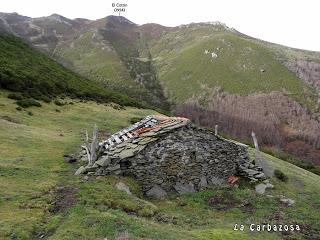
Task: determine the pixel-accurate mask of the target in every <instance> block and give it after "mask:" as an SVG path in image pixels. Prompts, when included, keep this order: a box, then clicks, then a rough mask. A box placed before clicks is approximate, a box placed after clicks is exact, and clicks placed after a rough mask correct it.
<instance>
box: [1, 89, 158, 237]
mask: <svg viewBox="0 0 320 240" xmlns="http://www.w3.org/2000/svg"><path fill="white" fill-rule="evenodd" d="M7 94H8V93H6V92H1V98H0V102H1V106H0V114H1V116H9V117H11V118H12V119H16V120H19V121H20V124H16V123H14V122H11V121H7V120H3V119H2V118H1V119H0V122H1V124H0V137H1V139H3V140H2V141H1V142H0V149H1V156H0V174H1V175H0V179H1V180H0V196H1V198H0V219H1V220H0V221H1V224H0V239H3V238H4V237H5V236H6V237H5V239H6V238H9V236H10V235H12V234H15V235H17V236H18V237H19V239H30V238H31V236H32V235H31V234H32V232H33V231H35V228H36V227H37V225H38V224H39V222H40V221H41V219H42V218H43V216H44V214H45V213H46V211H47V210H46V209H48V208H49V207H50V202H51V201H52V192H51V191H52V189H53V188H54V187H55V186H56V185H57V184H58V183H60V182H61V181H63V180H62V178H63V177H64V176H65V175H66V174H69V175H71V176H72V172H70V173H69V171H70V170H71V171H74V169H72V168H70V166H69V165H68V164H66V163H64V160H63V154H64V153H69V152H70V151H75V150H76V149H77V148H78V147H79V144H80V143H81V131H84V130H85V129H88V130H90V129H91V128H92V127H93V125H94V124H95V123H96V124H97V125H98V127H99V128H101V129H104V130H107V131H108V132H114V131H116V130H118V129H120V128H122V127H124V126H126V125H127V124H128V123H129V120H128V119H130V118H132V117H142V116H145V115H147V114H150V113H152V111H150V110H138V109H134V108H127V109H126V110H115V109H113V108H112V107H106V106H104V105H102V104H101V105H97V104H96V103H93V102H87V103H80V102H76V103H75V104H73V105H65V106H62V107H58V106H56V105H55V104H54V103H50V104H46V103H42V107H41V108H36V107H31V108H29V110H30V111H32V112H33V114H34V115H33V116H29V115H28V114H27V112H26V111H17V110H15V103H14V100H11V99H7V98H6V97H5V96H6V95H7ZM56 108H59V110H60V111H61V112H56V111H55V110H56ZM71 180H73V177H72V178H71ZM71 184H73V183H72V181H71ZM29 204H30V206H29ZM26 205H27V207H26Z"/></svg>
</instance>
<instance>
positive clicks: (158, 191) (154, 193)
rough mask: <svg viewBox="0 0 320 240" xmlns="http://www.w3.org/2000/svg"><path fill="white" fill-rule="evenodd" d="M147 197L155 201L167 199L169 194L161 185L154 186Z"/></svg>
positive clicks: (147, 193)
mask: <svg viewBox="0 0 320 240" xmlns="http://www.w3.org/2000/svg"><path fill="white" fill-rule="evenodd" d="M146 195H147V196H148V197H151V198H155V199H165V198H166V197H167V192H166V191H165V190H163V189H162V188H161V187H160V186H159V185H154V186H153V187H152V188H151V189H150V190H149V191H147V192H146Z"/></svg>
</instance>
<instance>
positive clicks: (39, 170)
mask: <svg viewBox="0 0 320 240" xmlns="http://www.w3.org/2000/svg"><path fill="white" fill-rule="evenodd" d="M8 94H9V92H5V91H1V92H0V112H1V114H0V137H1V139H6V141H1V142H0V149H1V150H2V151H1V156H0V238H1V239H75V238H78V239H104V238H106V237H107V238H108V239H115V237H116V236H118V234H119V233H122V232H125V231H127V232H128V234H129V236H130V239H165V240H168V239H234V237H235V236H236V237H237V239H283V238H284V237H285V238H286V239H317V238H319V232H320V225H319V223H320V218H319V214H316V213H317V212H319V211H320V203H319V198H320V195H319V192H320V185H319V182H320V177H319V176H317V175H314V174H312V173H310V172H308V171H305V170H303V169H300V168H298V167H296V166H294V165H292V164H289V163H287V162H284V161H282V160H280V159H277V158H274V157H271V156H269V155H266V154H265V155H264V157H265V158H267V159H268V160H269V161H270V163H271V164H272V165H273V166H274V167H275V168H276V169H280V170H281V171H283V172H284V173H285V174H286V175H287V176H288V177H289V181H288V182H287V183H284V182H281V181H279V180H277V179H276V178H272V179H271V182H272V184H273V185H274V186H275V188H274V189H271V190H268V194H269V195H272V196H273V197H267V196H266V195H258V194H256V193H255V191H254V189H253V186H251V185H246V184H240V186H239V188H236V187H216V188H213V189H208V190H204V191H201V192H198V193H192V194H184V195H175V194H173V195H170V196H169V199H167V200H162V201H160V200H158V201H155V200H152V201H151V200H150V199H147V198H145V197H143V196H141V193H140V190H139V187H138V185H137V184H136V183H135V181H134V180H133V179H130V178H124V179H121V181H123V182H125V183H126V184H127V185H128V186H130V188H131V191H132V192H133V193H134V195H132V196H130V195H127V194H126V193H124V192H122V191H119V190H117V189H116V188H115V187H114V185H115V183H117V182H118V181H119V179H118V178H116V177H112V176H108V177H89V178H86V177H76V176H74V175H73V174H74V171H75V170H76V169H77V168H78V165H77V164H76V165H72V164H68V163H65V162H64V160H63V155H64V154H69V153H72V152H75V151H77V149H78V147H79V145H80V144H81V142H82V136H83V133H84V130H85V129H87V130H90V129H91V128H92V127H93V125H94V124H97V125H98V127H99V129H100V130H101V131H102V132H103V133H104V134H111V133H113V132H116V131H118V130H120V129H121V128H123V127H125V126H127V125H128V124H129V122H130V119H132V118H137V117H143V116H145V115H149V114H154V111H150V110H141V109H135V108H130V107H128V108H126V109H123V110H115V109H113V108H112V107H109V106H104V105H102V104H100V105H99V104H96V103H94V102H86V103H84V102H80V101H78V100H71V99H67V100H68V101H72V102H73V104H69V105H65V106H61V107H59V106H56V105H54V104H53V103H44V104H43V106H42V107H41V108H35V107H32V108H31V109H30V111H32V112H33V116H30V115H28V114H27V112H26V111H17V110H15V103H14V101H13V100H11V99H8V98H7V95H8ZM56 109H58V110H59V111H56ZM250 151H251V150H250ZM251 153H252V156H254V152H253V151H251ZM278 195H284V196H286V197H289V198H292V199H294V200H295V201H296V202H295V204H294V205H293V206H289V207H288V206H286V205H284V204H281V203H279V201H278V197H277V196H278ZM209 199H228V202H224V201H222V202H216V204H215V205H209V204H208V201H209ZM266 222H269V223H272V224H276V223H278V224H280V223H282V224H283V223H287V224H299V225H300V227H301V231H300V232H298V233H293V234H292V233H291V234H284V233H283V234H281V233H267V232H260V233H257V232H255V233H251V232H249V231H248V230H246V231H244V232H234V231H233V226H234V224H235V223H239V224H241V223H242V224H250V223H256V224H262V223H266Z"/></svg>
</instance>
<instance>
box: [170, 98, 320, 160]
mask: <svg viewBox="0 0 320 240" xmlns="http://www.w3.org/2000/svg"><path fill="white" fill-rule="evenodd" d="M175 114H176V115H179V116H184V117H188V118H190V119H191V120H193V121H194V122H195V123H197V124H199V125H202V126H207V127H211V128H214V126H215V125H216V124H217V125H219V129H220V131H222V132H223V133H224V134H226V135H228V136H232V137H235V138H237V139H239V140H241V141H243V142H247V143H249V142H251V132H252V131H254V132H255V133H256V135H257V137H258V140H259V143H260V144H261V145H263V146H269V147H273V148H276V149H281V150H283V151H285V152H287V153H289V154H292V155H294V156H296V157H297V158H299V159H305V160H308V161H310V162H312V163H315V164H319V165H320V123H319V119H317V118H316V117H314V116H312V114H310V113H309V112H308V111H307V110H306V109H304V108H303V107H302V106H301V105H300V104H298V103H297V102H295V101H293V100H291V99H290V98H289V97H288V96H286V95H284V94H282V93H270V94H255V95H250V96H237V95H229V94H225V93H218V94H215V95H214V96H212V98H211V99H210V100H209V101H208V102H207V103H206V104H205V106H204V105H203V104H200V103H199V101H198V100H196V99H193V100H190V101H188V102H186V103H184V104H181V105H179V106H177V107H176V109H175ZM297 146H298V147H297Z"/></svg>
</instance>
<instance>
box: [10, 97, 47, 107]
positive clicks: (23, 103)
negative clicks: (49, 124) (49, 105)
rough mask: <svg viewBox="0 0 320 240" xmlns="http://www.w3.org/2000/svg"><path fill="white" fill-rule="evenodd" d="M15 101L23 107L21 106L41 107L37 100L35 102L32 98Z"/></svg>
mask: <svg viewBox="0 0 320 240" xmlns="http://www.w3.org/2000/svg"><path fill="white" fill-rule="evenodd" d="M16 103H17V104H18V105H19V106H20V107H23V108H28V107H32V106H35V107H41V104H40V103H39V102H37V101H36V100H34V99H23V100H18V101H17V102H16Z"/></svg>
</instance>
